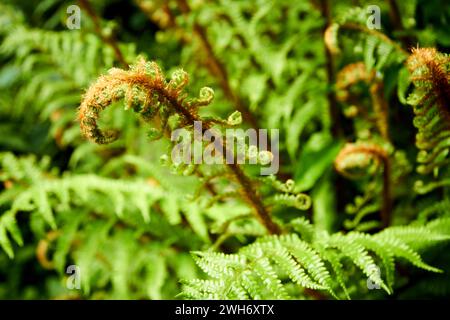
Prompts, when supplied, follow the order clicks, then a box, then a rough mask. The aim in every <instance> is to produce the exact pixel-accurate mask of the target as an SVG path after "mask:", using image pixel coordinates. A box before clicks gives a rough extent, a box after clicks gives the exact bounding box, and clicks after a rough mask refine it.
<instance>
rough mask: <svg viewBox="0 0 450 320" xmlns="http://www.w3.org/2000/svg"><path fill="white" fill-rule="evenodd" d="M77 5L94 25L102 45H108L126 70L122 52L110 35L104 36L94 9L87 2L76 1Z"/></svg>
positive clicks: (126, 65)
mask: <svg viewBox="0 0 450 320" xmlns="http://www.w3.org/2000/svg"><path fill="white" fill-rule="evenodd" d="M78 3H79V4H80V6H81V7H82V8H83V9H84V10H85V11H86V13H87V14H88V15H89V17H90V18H91V20H92V22H93V23H94V28H95V32H96V33H97V34H98V36H99V37H100V38H101V39H102V41H103V42H104V43H106V44H107V45H109V46H110V47H111V49H113V51H114V55H115V56H116V59H117V60H118V61H119V62H120V64H121V65H122V67H124V68H127V67H128V63H127V61H126V60H125V57H124V55H123V53H122V51H121V50H120V48H119V45H118V44H117V41H116V39H115V38H114V36H112V35H105V34H104V32H103V31H102V27H101V24H100V18H99V17H98V15H97V13H96V12H95V10H94V8H92V6H91V4H90V2H89V0H78Z"/></svg>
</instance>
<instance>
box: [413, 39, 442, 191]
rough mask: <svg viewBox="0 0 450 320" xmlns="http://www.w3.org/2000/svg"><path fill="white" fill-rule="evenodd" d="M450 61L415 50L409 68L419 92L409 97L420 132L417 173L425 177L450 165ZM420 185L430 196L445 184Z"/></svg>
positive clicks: (418, 185)
mask: <svg viewBox="0 0 450 320" xmlns="http://www.w3.org/2000/svg"><path fill="white" fill-rule="evenodd" d="M448 62H449V58H448V57H447V56H446V55H444V54H441V53H438V52H437V51H436V50H435V49H432V48H422V49H414V50H413V52H412V54H411V56H410V57H409V58H408V68H409V70H410V72H411V74H412V78H411V79H412V81H413V82H414V84H415V87H416V88H415V91H414V92H413V93H412V94H411V95H410V96H409V97H408V103H409V104H411V105H412V106H413V107H414V114H415V119H414V125H415V126H416V127H417V128H418V133H417V136H416V145H417V147H418V148H419V149H420V150H421V151H420V153H419V154H418V156H417V161H418V162H419V163H420V165H419V166H418V168H417V171H418V172H419V173H422V174H427V173H431V172H433V171H434V172H436V170H437V169H438V168H439V167H441V166H443V165H445V164H446V163H447V162H448V161H447V160H446V159H445V158H446V153H447V152H448V146H447V143H448V141H447V140H448V139H447V138H448V128H447V122H448V119H447V118H448V111H447V102H448V100H449V98H450V84H449V76H448V72H449V71H448ZM422 184H423V183H422V182H420V181H418V183H417V185H416V188H417V189H418V190H419V191H420V192H422V193H425V192H428V191H430V190H432V189H434V188H436V187H438V186H440V185H441V184H442V182H441V183H437V184H435V185H433V186H431V187H430V188H427V187H426V186H424V185H422Z"/></svg>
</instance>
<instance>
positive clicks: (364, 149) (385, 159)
mask: <svg viewBox="0 0 450 320" xmlns="http://www.w3.org/2000/svg"><path fill="white" fill-rule="evenodd" d="M372 164H375V168H378V167H380V165H381V166H383V191H382V201H383V204H382V209H381V221H382V224H383V227H387V226H388V225H389V222H390V211H391V191H390V189H391V188H390V185H391V181H390V171H391V168H390V161H389V155H388V153H387V152H386V150H384V149H383V148H381V147H380V146H378V145H376V144H371V143H358V144H357V143H348V144H347V145H345V146H344V148H343V149H342V150H341V151H340V152H339V154H338V156H337V157H336V159H335V161H334V166H335V169H336V171H337V172H339V173H340V174H342V175H344V176H346V177H348V178H353V179H354V178H358V177H360V176H361V175H362V174H363V173H362V172H360V171H358V172H357V173H355V171H354V170H355V169H356V170H358V169H362V170H364V171H363V172H364V173H365V171H366V170H367V168H368V167H370V166H371V165H372ZM352 170H353V172H352Z"/></svg>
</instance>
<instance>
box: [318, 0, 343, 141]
mask: <svg viewBox="0 0 450 320" xmlns="http://www.w3.org/2000/svg"><path fill="white" fill-rule="evenodd" d="M320 10H321V12H322V16H323V17H324V18H325V24H324V26H323V29H322V34H323V35H324V39H325V32H326V30H327V28H328V27H329V26H330V25H331V23H332V18H331V12H330V6H329V3H328V0H320ZM324 48H325V69H326V73H327V82H328V92H327V99H328V106H329V108H330V114H331V118H332V121H333V123H332V132H333V134H334V135H335V136H340V135H342V127H341V123H340V119H339V110H338V104H337V98H336V93H335V92H334V90H333V89H332V86H333V84H334V83H335V78H336V74H335V71H334V59H333V54H332V52H331V51H330V49H329V48H328V47H327V46H326V45H324Z"/></svg>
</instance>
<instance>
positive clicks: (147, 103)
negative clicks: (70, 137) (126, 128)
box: [78, 57, 214, 144]
mask: <svg viewBox="0 0 450 320" xmlns="http://www.w3.org/2000/svg"><path fill="white" fill-rule="evenodd" d="M188 82H189V76H188V74H187V73H186V72H185V71H184V70H177V71H175V72H174V73H173V75H172V77H171V79H170V81H168V82H167V81H166V80H165V77H164V75H163V73H162V71H161V69H160V68H159V66H158V65H157V64H156V63H155V62H147V61H145V59H144V58H142V57H140V58H138V60H137V62H136V63H135V64H134V65H131V66H130V70H128V71H125V70H122V69H116V68H113V69H111V70H110V71H109V72H108V74H106V75H104V76H101V77H100V78H99V79H98V80H97V81H96V82H95V83H94V84H93V85H91V87H90V88H89V89H88V90H87V91H86V94H85V95H84V98H83V101H82V102H81V105H80V109H79V113H78V120H79V121H80V127H81V132H82V133H83V135H84V136H85V137H86V138H88V139H89V140H91V141H94V142H96V143H99V144H105V143H110V142H112V141H114V140H116V139H117V137H118V132H117V131H115V130H108V131H102V130H101V129H100V128H99V127H98V123H97V121H98V119H99V116H100V112H101V111H103V110H104V109H105V108H107V107H108V106H110V105H111V104H112V103H114V102H117V101H119V100H122V99H123V100H124V102H125V109H132V110H133V111H134V112H136V113H138V114H140V116H141V117H142V118H143V119H144V120H145V121H149V120H151V119H152V118H153V117H154V116H155V115H156V114H157V112H158V111H161V108H163V107H164V109H165V110H164V115H165V116H166V117H167V116H168V115H171V114H175V113H179V114H180V115H181V116H183V117H184V118H185V120H187V121H190V120H192V119H193V117H194V115H195V114H196V108H197V107H199V106H204V105H208V104H209V103H211V101H212V99H213V97H214V92H213V90H212V89H210V88H202V89H201V90H200V96H199V97H198V98H195V99H186V97H187V94H186V93H185V92H184V89H185V87H186V85H187V84H188Z"/></svg>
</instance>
